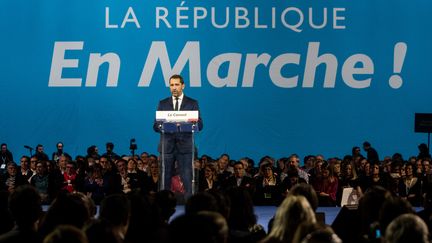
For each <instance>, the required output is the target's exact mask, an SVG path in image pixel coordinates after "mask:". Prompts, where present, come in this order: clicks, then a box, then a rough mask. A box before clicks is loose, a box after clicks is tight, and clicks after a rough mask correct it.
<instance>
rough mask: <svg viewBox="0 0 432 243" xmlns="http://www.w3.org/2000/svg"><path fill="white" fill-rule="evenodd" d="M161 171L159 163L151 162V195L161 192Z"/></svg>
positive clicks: (149, 185)
mask: <svg viewBox="0 0 432 243" xmlns="http://www.w3.org/2000/svg"><path fill="white" fill-rule="evenodd" d="M160 182H161V180H160V170H159V162H158V161H157V160H151V161H150V164H149V177H148V191H149V193H150V194H155V193H156V192H158V191H159V183H160Z"/></svg>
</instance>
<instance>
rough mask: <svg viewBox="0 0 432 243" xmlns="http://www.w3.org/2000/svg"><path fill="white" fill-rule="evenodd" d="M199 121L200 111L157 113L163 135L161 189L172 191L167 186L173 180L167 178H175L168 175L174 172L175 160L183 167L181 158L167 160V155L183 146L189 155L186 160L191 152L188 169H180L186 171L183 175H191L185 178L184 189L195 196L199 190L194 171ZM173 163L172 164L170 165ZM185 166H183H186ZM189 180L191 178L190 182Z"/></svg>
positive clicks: (161, 146)
mask: <svg viewBox="0 0 432 243" xmlns="http://www.w3.org/2000/svg"><path fill="white" fill-rule="evenodd" d="M198 120H199V112H198V111H156V122H157V123H158V124H159V130H160V133H161V138H160V153H161V160H160V165H159V168H160V173H161V175H160V178H161V180H159V181H160V184H159V189H160V190H164V189H170V188H171V185H166V183H167V181H169V182H171V179H166V178H167V177H171V176H173V175H172V174H171V175H168V174H167V173H171V172H172V171H174V169H175V168H174V165H173V164H172V162H173V159H175V160H177V162H178V164H179V166H181V164H182V163H181V162H180V161H178V160H179V158H178V157H176V158H171V157H169V158H166V155H167V154H170V153H171V152H172V150H173V149H179V148H178V147H179V146H181V149H182V150H184V151H186V152H185V153H184V154H185V155H187V156H186V158H188V157H189V156H188V155H189V152H190V161H186V163H190V164H188V165H187V166H186V167H187V168H180V170H186V171H181V173H180V174H182V173H189V172H190V177H189V176H183V177H182V182H183V185H184V188H185V189H186V193H192V194H195V192H196V190H197V188H198V187H197V185H196V183H197V182H198V181H195V178H196V175H195V170H194V168H193V167H194V165H193V164H194V154H195V138H194V136H195V133H197V132H199V126H198V124H197V123H198ZM182 162H183V161H182ZM169 163H171V164H169ZM184 165H185V164H183V166H184ZM189 166H190V167H189ZM185 177H186V179H185ZM187 178H190V180H188V179H187ZM188 188H190V189H191V190H190V191H188V190H187V189H188Z"/></svg>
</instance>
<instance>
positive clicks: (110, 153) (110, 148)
mask: <svg viewBox="0 0 432 243" xmlns="http://www.w3.org/2000/svg"><path fill="white" fill-rule="evenodd" d="M105 148H106V152H105V153H103V154H102V156H104V157H106V158H107V159H109V160H111V161H116V160H118V159H120V156H119V155H118V154H116V153H115V152H114V143H112V142H107V143H106V144H105Z"/></svg>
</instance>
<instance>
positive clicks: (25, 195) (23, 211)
mask: <svg viewBox="0 0 432 243" xmlns="http://www.w3.org/2000/svg"><path fill="white" fill-rule="evenodd" d="M9 209H10V211H11V213H12V216H13V217H14V219H15V221H16V223H17V225H18V226H24V227H28V226H31V225H32V224H33V223H34V222H36V221H37V220H38V219H39V217H40V215H41V213H42V204H41V197H40V195H39V192H38V191H37V190H36V188H35V187H33V186H32V185H22V186H19V187H17V188H16V190H15V191H14V192H13V193H12V194H11V195H10V197H9Z"/></svg>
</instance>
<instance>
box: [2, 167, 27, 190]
mask: <svg viewBox="0 0 432 243" xmlns="http://www.w3.org/2000/svg"><path fill="white" fill-rule="evenodd" d="M24 184H28V181H27V180H25V178H24V177H23V176H22V175H21V173H19V172H18V166H17V164H15V162H9V163H7V165H6V173H5V174H3V175H0V191H7V192H9V193H12V192H14V191H15V189H16V188H17V187H18V186H21V185H24Z"/></svg>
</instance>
